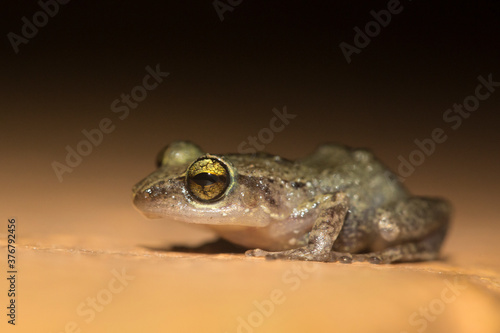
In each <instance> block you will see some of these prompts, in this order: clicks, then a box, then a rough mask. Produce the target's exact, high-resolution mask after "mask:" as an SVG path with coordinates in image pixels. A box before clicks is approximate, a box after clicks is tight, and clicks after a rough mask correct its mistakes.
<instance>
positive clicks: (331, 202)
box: [246, 192, 350, 261]
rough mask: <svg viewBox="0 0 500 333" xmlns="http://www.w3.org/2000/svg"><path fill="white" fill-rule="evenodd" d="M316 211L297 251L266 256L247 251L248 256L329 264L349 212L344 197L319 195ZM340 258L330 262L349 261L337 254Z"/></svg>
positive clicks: (269, 253) (340, 194) (259, 252)
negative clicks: (309, 229) (302, 243)
mask: <svg viewBox="0 0 500 333" xmlns="http://www.w3.org/2000/svg"><path fill="white" fill-rule="evenodd" d="M315 203H317V206H316V207H315V208H311V209H315V210H317V211H318V215H317V218H316V220H315V222H314V225H313V227H312V229H311V231H310V232H309V237H308V242H307V245H305V246H303V247H299V248H296V249H291V250H286V251H280V252H267V251H264V250H261V249H255V250H249V251H247V252H246V255H248V256H255V257H263V256H264V257H266V258H268V259H292V260H311V261H332V256H334V253H332V247H333V243H334V242H335V240H336V239H337V236H338V235H339V233H340V230H341V229H342V226H343V225H344V220H345V217H346V215H347V211H348V209H349V206H348V199H347V196H346V195H345V193H342V192H338V193H335V194H326V195H322V196H321V197H320V198H319V200H316V201H315ZM338 255H339V257H338V258H335V259H334V260H333V261H336V260H340V261H349V260H350V258H347V257H346V258H344V257H345V256H346V255H348V254H346V253H342V254H340V253H339V254H338Z"/></svg>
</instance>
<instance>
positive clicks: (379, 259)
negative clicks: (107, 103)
mask: <svg viewBox="0 0 500 333" xmlns="http://www.w3.org/2000/svg"><path fill="white" fill-rule="evenodd" d="M203 155H205V154H204V153H203V152H202V151H201V149H200V148H199V147H198V146H196V145H194V144H192V143H189V142H184V141H178V142H174V143H172V144H170V145H169V146H167V148H165V149H164V150H163V151H162V152H161V154H160V156H159V161H160V163H161V164H162V165H161V166H160V167H159V168H158V170H156V171H155V172H153V173H152V174H151V175H150V176H148V177H147V178H146V179H144V180H143V181H141V182H139V183H138V184H137V185H136V186H135V187H134V189H133V193H134V204H135V206H136V207H137V208H138V209H139V210H140V211H141V212H143V213H144V214H145V215H146V216H148V217H156V218H158V217H170V218H173V219H176V220H180V221H183V222H187V223H198V224H203V225H206V226H208V227H210V228H211V229H213V230H214V231H215V232H217V233H218V234H219V235H220V236H221V237H223V238H225V239H227V240H229V241H231V242H233V243H236V244H239V245H243V246H245V247H247V248H250V249H252V248H258V249H254V250H250V251H247V255H249V256H265V257H267V258H283V259H296V260H315V261H340V262H346V263H347V262H352V261H368V262H372V263H390V262H395V261H414V260H431V259H435V258H437V256H438V254H439V249H440V247H441V243H442V240H443V238H444V235H445V233H446V230H447V226H448V221H449V215H450V206H449V205H448V204H447V203H446V202H445V201H443V200H440V199H432V198H424V197H414V196H411V195H410V194H409V193H408V191H407V190H406V189H405V188H404V187H403V185H402V184H401V183H400V182H398V181H397V178H396V177H395V176H394V175H393V174H392V173H391V172H390V171H389V170H388V169H387V168H386V167H385V166H383V165H382V164H381V163H380V162H379V161H378V160H377V159H376V158H375V157H374V156H373V155H372V154H371V153H370V152H368V151H366V150H360V149H350V148H347V147H344V146H339V145H333V144H328V145H322V146H320V147H319V148H318V149H317V150H316V151H315V152H314V153H313V154H311V155H309V156H307V157H305V158H303V159H299V160H296V161H289V160H286V159H283V158H281V157H279V156H272V155H268V154H258V155H253V156H252V155H241V154H228V155H207V156H213V157H214V158H217V159H219V160H220V161H222V162H223V163H224V164H225V165H227V167H228V170H230V172H231V181H230V185H229V187H228V189H227V192H226V193H225V194H224V196H222V198H221V199H220V200H218V201H216V202H211V203H205V202H200V201H199V200H196V198H194V197H193V195H191V194H190V192H189V191H188V190H187V188H186V186H187V184H186V169H187V168H188V167H189V165H190V164H191V163H192V162H193V161H194V160H196V159H197V158H199V157H200V156H203ZM260 248H262V249H264V250H261V249H260ZM268 251H275V252H268Z"/></svg>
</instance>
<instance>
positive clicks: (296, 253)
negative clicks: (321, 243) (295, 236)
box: [245, 246, 330, 261]
mask: <svg viewBox="0 0 500 333" xmlns="http://www.w3.org/2000/svg"><path fill="white" fill-rule="evenodd" d="M245 254H246V255H247V256H249V257H265V258H266V259H269V260H273V259H285V260H306V261H330V254H329V253H328V252H326V253H325V251H314V249H312V248H311V247H310V246H304V247H299V248H296V249H291V250H286V251H278V252H268V251H265V250H261V249H254V250H248V251H246V252H245Z"/></svg>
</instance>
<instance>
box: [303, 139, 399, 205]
mask: <svg viewBox="0 0 500 333" xmlns="http://www.w3.org/2000/svg"><path fill="white" fill-rule="evenodd" d="M297 163H301V164H303V165H305V166H308V167H310V168H313V169H315V170H316V172H317V173H318V174H319V178H320V179H321V182H320V186H321V189H322V191H323V192H336V191H343V192H345V193H347V195H348V196H349V197H350V200H351V203H352V204H353V205H354V207H357V208H358V210H366V209H370V208H376V207H379V206H383V205H385V204H388V203H390V202H393V201H396V200H399V199H401V198H403V197H406V196H408V192H407V191H406V189H405V188H404V186H403V185H402V184H401V183H400V182H399V181H398V180H397V177H396V176H395V175H394V174H393V173H392V172H391V171H390V170H389V169H387V167H386V166H385V165H383V164H382V163H381V162H380V161H379V160H378V159H377V158H376V157H375V156H374V155H373V154H372V153H371V152H370V151H368V150H365V149H353V148H349V147H346V146H343V145H336V144H325V145H321V146H319V147H318V148H317V149H316V151H315V152H314V153H313V154H311V155H309V156H306V157H305V158H303V159H301V160H297Z"/></svg>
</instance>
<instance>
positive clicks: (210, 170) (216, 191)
mask: <svg viewBox="0 0 500 333" xmlns="http://www.w3.org/2000/svg"><path fill="white" fill-rule="evenodd" d="M229 181H230V175H229V172H228V169H227V166H226V165H225V164H224V163H223V162H221V161H219V160H218V159H216V158H211V157H202V158H200V159H198V160H196V161H195V162H194V163H193V164H191V166H190V167H189V168H188V170H187V172H186V183H187V188H188V190H189V193H191V195H193V197H195V198H196V199H198V200H200V201H205V202H211V201H216V200H218V199H221V198H222V196H223V195H224V193H225V192H226V190H227V188H228V187H229Z"/></svg>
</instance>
